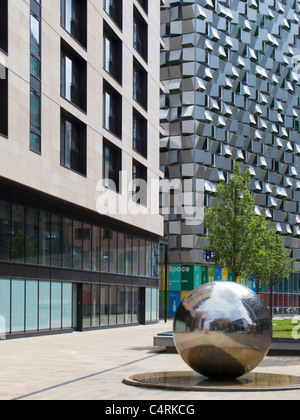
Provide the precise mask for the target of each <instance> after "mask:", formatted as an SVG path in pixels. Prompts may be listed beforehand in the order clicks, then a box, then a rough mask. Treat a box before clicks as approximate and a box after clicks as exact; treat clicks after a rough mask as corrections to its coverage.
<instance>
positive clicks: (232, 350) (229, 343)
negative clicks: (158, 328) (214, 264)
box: [173, 282, 272, 380]
mask: <svg viewBox="0 0 300 420" xmlns="http://www.w3.org/2000/svg"><path fill="white" fill-rule="evenodd" d="M173 335H174V342H175V346H176V348H177V351H178V353H179V354H180V355H181V357H182V358H183V360H184V361H185V362H186V363H187V364H188V365H189V366H190V367H191V368H192V369H193V370H195V371H196V372H198V373H199V374H201V375H204V376H206V377H208V378H213V379H224V380H227V379H235V378H238V377H240V376H243V375H245V374H247V373H249V372H251V371H252V370H253V369H255V368H256V367H257V366H258V365H259V364H260V363H261V362H262V360H263V359H264V358H265V356H266V354H267V353H268V351H269V349H270V345H271V340H272V320H271V316H270V313H269V311H268V309H267V307H266V306H265V304H264V303H263V301H262V300H261V299H260V298H259V296H258V295H257V294H256V293H254V292H253V291H252V290H250V289H248V288H247V287H244V286H241V285H240V284H238V283H232V282H214V283H208V284H205V285H202V286H200V287H198V288H197V289H195V290H194V291H193V292H191V293H190V294H189V295H188V296H187V297H186V298H185V299H184V300H183V301H182V303H181V304H180V306H179V308H178V310H177V313H176V316H175V320H174V328H173Z"/></svg>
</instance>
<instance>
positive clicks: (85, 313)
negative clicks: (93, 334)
mask: <svg viewBox="0 0 300 420" xmlns="http://www.w3.org/2000/svg"><path fill="white" fill-rule="evenodd" d="M91 321H92V285H91V284H84V285H83V304H82V323H83V328H90V327H91Z"/></svg>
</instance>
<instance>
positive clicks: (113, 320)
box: [109, 286, 117, 325]
mask: <svg viewBox="0 0 300 420" xmlns="http://www.w3.org/2000/svg"><path fill="white" fill-rule="evenodd" d="M109 325H117V287H116V286H111V287H110V288H109Z"/></svg>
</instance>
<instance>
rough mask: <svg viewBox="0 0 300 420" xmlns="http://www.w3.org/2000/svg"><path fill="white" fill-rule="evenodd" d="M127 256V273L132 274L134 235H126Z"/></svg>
mask: <svg viewBox="0 0 300 420" xmlns="http://www.w3.org/2000/svg"><path fill="white" fill-rule="evenodd" d="M125 246H126V258H125V274H130V275H131V274H132V236H131V235H126V237H125Z"/></svg>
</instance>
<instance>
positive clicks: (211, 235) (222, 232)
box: [205, 163, 266, 281]
mask: <svg viewBox="0 0 300 420" xmlns="http://www.w3.org/2000/svg"><path fill="white" fill-rule="evenodd" d="M249 182H250V173H249V171H247V172H246V175H245V176H243V175H242V173H241V170H240V167H239V165H238V164H236V163H235V164H234V168H233V174H232V176H231V179H230V180H229V182H228V183H227V184H226V183H225V182H221V183H220V184H219V185H218V186H217V189H216V198H215V203H214V205H213V206H212V207H211V208H209V209H206V211H205V223H206V228H207V230H208V240H209V248H210V250H211V251H213V252H214V254H215V256H216V259H217V260H218V261H219V263H220V265H221V266H223V267H225V266H226V267H228V268H230V269H231V271H232V272H233V275H234V281H236V280H237V277H238V276H243V275H246V274H247V272H248V270H249V256H250V255H251V254H252V253H253V249H254V247H255V244H256V242H257V238H258V236H259V235H260V233H261V230H262V227H263V226H266V221H265V219H264V218H263V217H261V216H258V215H256V213H255V212H254V200H253V198H252V197H251V193H250V191H249V189H248V188H247V184H248V183H249Z"/></svg>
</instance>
